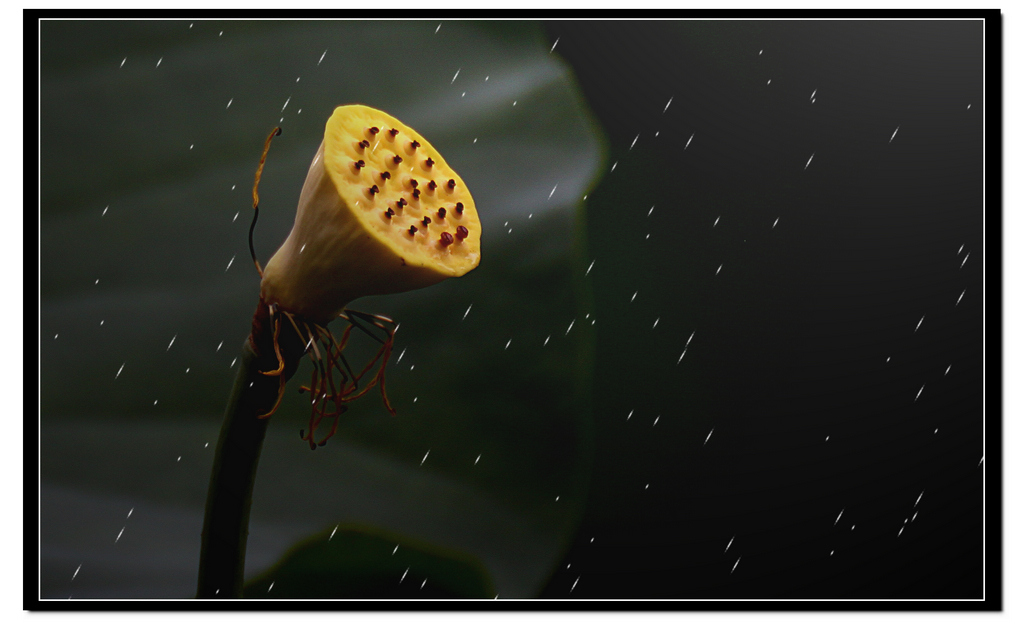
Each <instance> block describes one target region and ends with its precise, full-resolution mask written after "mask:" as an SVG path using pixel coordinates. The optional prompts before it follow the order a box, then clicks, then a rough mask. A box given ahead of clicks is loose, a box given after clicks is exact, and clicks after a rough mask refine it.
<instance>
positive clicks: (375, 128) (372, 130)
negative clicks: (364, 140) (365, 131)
mask: <svg viewBox="0 0 1024 629" xmlns="http://www.w3.org/2000/svg"><path fill="white" fill-rule="evenodd" d="M369 131H370V135H377V132H378V131H380V129H378V128H377V127H370V129H369Z"/></svg>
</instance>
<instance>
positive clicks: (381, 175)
mask: <svg viewBox="0 0 1024 629" xmlns="http://www.w3.org/2000/svg"><path fill="white" fill-rule="evenodd" d="M380 178H381V179H391V173H389V172H388V171H386V170H385V171H384V172H382V173H381V174H380Z"/></svg>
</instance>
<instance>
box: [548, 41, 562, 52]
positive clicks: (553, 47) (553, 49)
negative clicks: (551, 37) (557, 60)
mask: <svg viewBox="0 0 1024 629" xmlns="http://www.w3.org/2000/svg"><path fill="white" fill-rule="evenodd" d="M559 39H561V37H559V38H557V39H555V43H553V44H551V50H549V51H548V53H552V52H555V46H557V45H558V40H559Z"/></svg>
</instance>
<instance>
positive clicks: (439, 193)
mask: <svg viewBox="0 0 1024 629" xmlns="http://www.w3.org/2000/svg"><path fill="white" fill-rule="evenodd" d="M479 262H480V219H479V217H478V216H477V212H476V204H475V203H474V202H473V197H472V196H471V195H470V194H469V190H468V189H467V188H466V185H465V183H464V182H463V181H462V178H460V177H459V175H458V174H457V173H456V172H455V171H454V170H452V168H451V167H450V166H449V165H448V163H447V162H446V161H445V160H444V158H443V157H441V155H440V154H439V153H438V152H437V151H436V150H435V149H434V147H432V146H431V145H430V143H429V142H427V141H426V139H424V138H423V136H421V135H420V134H419V133H417V132H416V131H414V130H413V129H411V128H409V127H408V126H406V125H404V124H402V123H401V122H399V121H398V120H396V119H395V118H394V117H392V116H390V115H388V114H386V113H384V112H383V111H379V110H377V109H373V108H372V107H367V106H365V105H345V106H342V107H338V108H336V109H335V110H334V113H333V115H331V117H330V119H329V120H328V121H327V126H326V129H325V130H324V140H323V142H322V143H321V144H320V149H319V150H318V151H317V153H316V156H315V157H314V158H313V163H312V164H311V165H310V167H309V173H308V174H307V175H306V182H305V184H304V185H303V186H302V193H301V195H300V196H299V207H298V212H297V213H296V216H295V225H294V226H293V227H292V231H291V233H290V234H289V235H288V238H287V239H286V240H285V242H284V244H283V245H281V248H280V249H278V251H277V253H275V254H274V256H273V257H272V258H271V259H270V261H269V262H267V265H266V268H265V269H264V271H263V280H262V283H261V285H260V293H261V295H262V297H263V299H264V301H266V303H268V304H277V305H278V306H279V307H280V308H281V309H283V310H285V311H288V312H291V313H294V314H298V315H302V316H304V317H306V318H308V319H310V320H313V321H319V322H327V321H330V320H331V319H333V318H335V317H336V316H338V314H339V313H341V311H342V310H343V309H344V308H345V306H346V305H347V304H348V303H349V302H351V301H352V300H354V299H356V298H358V297H363V296H366V295H382V294H388V293H399V292H403V291H408V290H413V289H416V288H423V287H425V286H430V285H431V284H436V283H437V282H440V281H441V280H443V279H445V278H449V277H459V276H461V275H465V274H466V273H468V272H469V271H471V270H473V269H474V268H476V266H477V264H479Z"/></svg>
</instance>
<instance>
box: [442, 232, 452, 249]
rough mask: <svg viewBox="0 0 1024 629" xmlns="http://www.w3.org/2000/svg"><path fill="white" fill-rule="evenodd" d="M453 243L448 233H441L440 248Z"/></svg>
mask: <svg viewBox="0 0 1024 629" xmlns="http://www.w3.org/2000/svg"><path fill="white" fill-rule="evenodd" d="M453 242H455V239H454V238H452V235H451V234H449V233H448V232H443V233H442V234H441V245H442V246H444V247H447V246H448V245H450V244H452V243H453Z"/></svg>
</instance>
